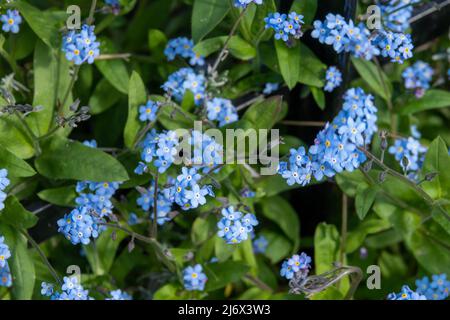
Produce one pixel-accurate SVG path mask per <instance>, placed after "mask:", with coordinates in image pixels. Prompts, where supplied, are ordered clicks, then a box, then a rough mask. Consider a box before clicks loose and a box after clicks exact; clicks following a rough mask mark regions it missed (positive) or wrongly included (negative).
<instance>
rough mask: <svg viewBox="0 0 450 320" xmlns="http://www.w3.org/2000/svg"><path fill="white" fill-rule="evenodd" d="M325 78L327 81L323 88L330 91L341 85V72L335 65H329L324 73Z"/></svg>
mask: <svg viewBox="0 0 450 320" xmlns="http://www.w3.org/2000/svg"><path fill="white" fill-rule="evenodd" d="M325 79H326V80H327V83H326V84H325V87H324V90H325V91H328V92H332V91H333V90H334V89H336V88H337V87H339V86H340V85H341V83H342V73H341V72H340V71H339V69H338V68H336V67H329V68H328V69H327V71H326V73H325Z"/></svg>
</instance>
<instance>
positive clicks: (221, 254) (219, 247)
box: [214, 236, 237, 261]
mask: <svg viewBox="0 0 450 320" xmlns="http://www.w3.org/2000/svg"><path fill="white" fill-rule="evenodd" d="M214 238H215V239H216V240H215V243H214V253H215V254H216V257H217V259H219V261H225V260H227V259H228V258H229V257H231V255H232V254H233V252H234V251H235V250H236V248H237V246H236V245H231V244H228V243H226V241H225V240H224V239H222V238H219V237H218V236H215V237H214Z"/></svg>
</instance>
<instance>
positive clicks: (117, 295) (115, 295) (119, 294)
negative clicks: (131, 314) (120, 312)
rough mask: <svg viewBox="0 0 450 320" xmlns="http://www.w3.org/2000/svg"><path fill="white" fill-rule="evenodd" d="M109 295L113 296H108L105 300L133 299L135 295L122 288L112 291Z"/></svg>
mask: <svg viewBox="0 0 450 320" xmlns="http://www.w3.org/2000/svg"><path fill="white" fill-rule="evenodd" d="M109 295H110V296H111V298H106V299H105V300H133V297H132V296H131V295H129V294H128V293H126V292H124V291H122V290H120V289H117V290H114V291H111V292H110V293H109Z"/></svg>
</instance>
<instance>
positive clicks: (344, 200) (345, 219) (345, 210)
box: [339, 193, 348, 265]
mask: <svg viewBox="0 0 450 320" xmlns="http://www.w3.org/2000/svg"><path fill="white" fill-rule="evenodd" d="M347 224H348V197H347V195H346V194H345V193H342V225H341V250H340V256H339V261H340V262H341V265H344V262H345V261H344V260H345V250H346V245H347V244H346V242H347Z"/></svg>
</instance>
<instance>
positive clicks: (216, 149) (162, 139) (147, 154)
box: [135, 130, 223, 174]
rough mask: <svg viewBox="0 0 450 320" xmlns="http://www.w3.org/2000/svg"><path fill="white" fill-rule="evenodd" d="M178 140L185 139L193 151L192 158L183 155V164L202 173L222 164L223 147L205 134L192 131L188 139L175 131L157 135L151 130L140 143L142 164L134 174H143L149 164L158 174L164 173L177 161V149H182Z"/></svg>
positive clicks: (188, 155) (189, 155) (189, 154)
mask: <svg viewBox="0 0 450 320" xmlns="http://www.w3.org/2000/svg"><path fill="white" fill-rule="evenodd" d="M180 138H182V140H185V139H187V140H188V141H187V142H188V145H189V146H190V147H192V148H193V149H194V152H193V156H191V154H192V153H189V152H187V153H188V154H183V157H184V162H185V163H187V164H188V165H194V166H196V167H197V168H199V169H202V168H203V171H204V172H208V171H209V170H211V169H212V168H213V167H214V166H215V165H218V164H222V163H223V146H222V145H220V144H218V143H217V142H216V141H215V140H214V139H213V138H211V137H210V136H208V135H206V134H203V133H201V132H199V131H196V130H194V131H192V133H191V134H190V136H189V137H179V135H178V134H177V133H176V132H175V131H170V130H169V131H163V132H162V133H159V134H158V133H157V132H156V130H152V131H151V132H149V133H148V134H147V135H146V137H145V139H144V141H143V142H142V143H141V147H142V152H141V160H142V162H140V163H139V164H138V167H137V168H136V169H135V172H136V173H137V174H143V173H144V172H146V171H147V170H148V167H147V166H148V165H149V164H150V163H152V164H153V165H154V166H155V167H156V168H158V172H159V173H164V172H166V170H167V169H168V168H169V167H170V166H171V165H172V164H173V163H174V161H175V160H176V159H178V158H177V157H178V154H179V148H181V147H183V145H180ZM183 151H188V150H183ZM189 151H191V150H189ZM154 158H156V160H154Z"/></svg>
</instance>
